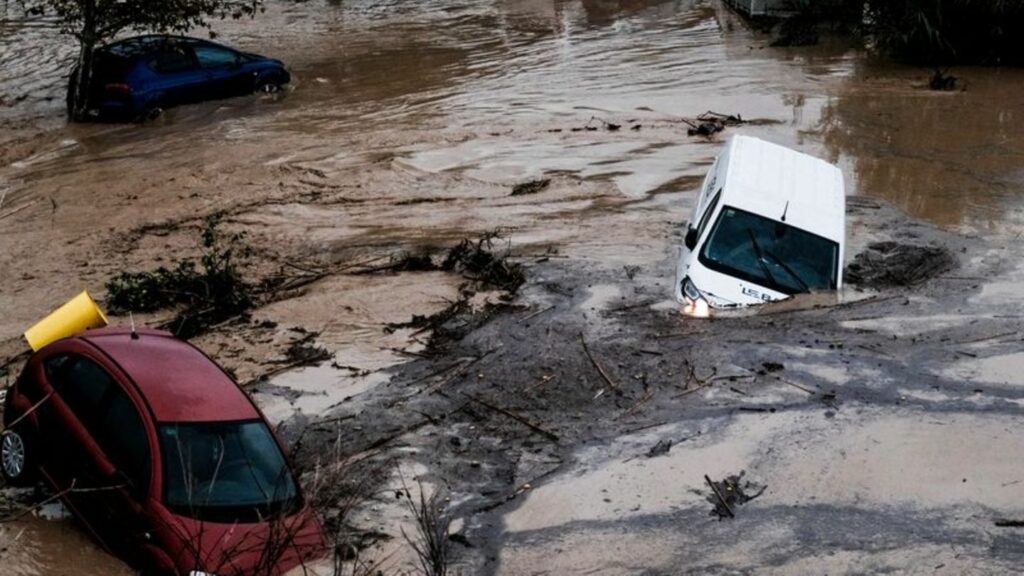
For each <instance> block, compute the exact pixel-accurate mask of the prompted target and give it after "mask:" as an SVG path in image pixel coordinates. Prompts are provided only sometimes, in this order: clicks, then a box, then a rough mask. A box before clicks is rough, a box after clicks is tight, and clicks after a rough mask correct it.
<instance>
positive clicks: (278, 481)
mask: <svg viewBox="0 0 1024 576" xmlns="http://www.w3.org/2000/svg"><path fill="white" fill-rule="evenodd" d="M159 435H160V448H161V452H162V457H163V465H164V503H165V504H166V505H167V507H168V508H170V509H171V510H173V511H174V512H175V513H178V514H182V515H185V516H190V517H193V518H199V519H204V520H209V521H214V522H246V521H256V520H258V519H260V518H266V517H268V516H273V515H276V514H279V513H282V512H284V513H288V512H290V511H292V510H294V509H295V508H297V507H298V506H299V505H300V502H299V494H298V490H297V488H296V486H295V482H294V480H293V479H292V474H291V471H290V470H289V469H288V465H287V463H286V462H285V459H284V455H283V454H282V453H281V450H280V448H279V447H278V445H277V442H275V441H274V437H273V434H272V433H271V432H270V429H269V428H267V425H266V424H265V423H264V422H263V421H261V420H250V421H242V422H198V423H186V424H163V425H160V426H159Z"/></svg>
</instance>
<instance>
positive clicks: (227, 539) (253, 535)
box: [162, 508, 324, 576]
mask: <svg viewBox="0 0 1024 576" xmlns="http://www.w3.org/2000/svg"><path fill="white" fill-rule="evenodd" d="M173 518H174V521H173V524H174V525H175V527H174V528H172V529H170V530H167V531H166V532H165V533H164V534H162V536H163V538H162V539H163V540H164V542H165V543H166V547H167V549H168V551H169V552H173V553H172V557H173V558H174V561H175V564H177V565H178V570H179V571H180V572H181V573H182V574H183V575H184V576H188V574H189V572H190V571H192V570H200V571H203V572H206V573H208V574H215V575H216V576H242V575H245V576H249V575H259V576H277V575H280V574H283V573H284V572H287V571H288V570H291V569H292V568H294V567H296V566H298V565H299V564H300V563H303V562H307V561H310V560H314V559H316V558H318V557H319V556H321V555H322V554H323V551H324V536H323V531H322V529H321V527H320V523H319V522H318V521H317V520H316V518H315V517H314V515H313V514H312V513H311V512H310V511H309V509H308V508H307V509H304V510H302V511H301V512H299V513H297V514H294V515H292V516H287V517H283V518H279V519H276V520H272V521H267V522H261V523H252V524H249V523H246V524H241V523H238V524H220V523H212V522H202V521H200V520H196V519H193V518H185V517H182V516H174V517H173Z"/></svg>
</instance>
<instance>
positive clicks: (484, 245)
mask: <svg viewBox="0 0 1024 576" xmlns="http://www.w3.org/2000/svg"><path fill="white" fill-rule="evenodd" d="M496 238H498V234H497V232H488V233H486V234H484V235H483V236H482V237H481V238H480V239H479V240H476V241H473V240H470V239H468V238H467V239H464V240H463V241H462V242H460V243H459V244H458V245H457V246H454V247H453V248H452V249H451V250H449V251H448V255H447V256H446V257H445V259H444V262H443V263H442V264H441V269H442V270H447V271H449V272H458V273H460V274H462V275H463V276H465V277H466V278H468V279H470V280H475V281H478V282H482V283H484V284H490V285H492V286H496V287H498V288H501V289H502V290H507V291H508V292H510V293H515V292H516V291H517V290H519V287H520V286H522V285H523V283H524V282H526V274H525V273H524V272H523V267H522V265H521V264H515V263H511V262H509V261H508V255H509V254H508V250H507V249H506V250H505V252H504V253H503V254H498V253H496V252H495V251H494V240H495V239H496Z"/></svg>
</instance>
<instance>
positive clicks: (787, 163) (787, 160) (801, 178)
mask: <svg viewBox="0 0 1024 576" xmlns="http://www.w3.org/2000/svg"><path fill="white" fill-rule="evenodd" d="M727 151H728V157H729V167H728V173H727V174H726V175H725V178H724V182H725V191H724V192H722V200H721V203H722V204H723V205H729V206H732V207H734V208H739V209H740V210H746V211H748V212H753V213H755V214H759V215H761V216H766V217H768V218H772V219H773V220H778V219H780V218H781V217H782V214H783V212H785V214H786V224H789V225H791V226H795V227H797V228H800V229H803V230H806V231H808V232H811V233H814V234H817V235H819V236H823V237H825V238H828V239H830V240H834V241H836V242H839V243H840V244H842V242H843V238H844V236H845V226H846V225H845V223H846V192H845V190H844V189H843V174H842V172H841V171H840V170H839V168H837V167H836V166H834V165H832V164H829V163H828V162H825V161H824V160H821V159H818V158H815V157H814V156H809V155H807V154H803V153H801V152H797V151H796V150H792V149H789V148H786V147H784V146H779V145H778V144H772V143H771V142H765V141H764V140H760V139H758V138H754V137H752V136H742V135H736V136H733V137H732V138H731V139H730V140H729V143H728V149H727ZM787 203H788V204H789V205H788V208H787Z"/></svg>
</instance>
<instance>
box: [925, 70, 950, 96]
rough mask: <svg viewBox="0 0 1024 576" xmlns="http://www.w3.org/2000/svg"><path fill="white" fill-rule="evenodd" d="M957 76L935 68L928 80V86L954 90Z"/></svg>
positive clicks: (935, 88) (933, 88)
mask: <svg viewBox="0 0 1024 576" xmlns="http://www.w3.org/2000/svg"><path fill="white" fill-rule="evenodd" d="M956 83H957V77H956V76H953V75H952V74H946V72H945V71H944V70H940V69H938V68H936V69H935V73H934V74H932V77H931V78H930V79H929V80H928V88H929V89H931V90H942V91H948V90H956Z"/></svg>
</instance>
